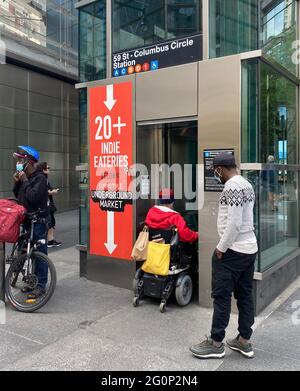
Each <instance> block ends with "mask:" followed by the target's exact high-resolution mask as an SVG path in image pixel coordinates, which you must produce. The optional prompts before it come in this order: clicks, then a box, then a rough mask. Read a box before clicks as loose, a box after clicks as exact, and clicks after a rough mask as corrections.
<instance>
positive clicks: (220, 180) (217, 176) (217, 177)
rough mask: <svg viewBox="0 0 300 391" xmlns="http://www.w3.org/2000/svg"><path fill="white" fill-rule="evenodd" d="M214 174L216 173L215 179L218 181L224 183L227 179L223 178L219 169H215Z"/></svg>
mask: <svg viewBox="0 0 300 391" xmlns="http://www.w3.org/2000/svg"><path fill="white" fill-rule="evenodd" d="M214 174H215V180H216V181H217V182H218V183H221V184H222V185H224V184H225V182H226V181H225V180H224V179H223V177H222V174H221V173H220V172H218V171H217V170H215V172H214Z"/></svg>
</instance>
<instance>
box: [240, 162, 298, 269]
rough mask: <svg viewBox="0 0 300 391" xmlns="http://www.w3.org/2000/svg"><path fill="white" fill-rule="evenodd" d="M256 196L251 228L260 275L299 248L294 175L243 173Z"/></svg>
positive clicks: (266, 171) (270, 169) (268, 169)
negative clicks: (252, 226) (253, 230)
mask: <svg viewBox="0 0 300 391" xmlns="http://www.w3.org/2000/svg"><path fill="white" fill-rule="evenodd" d="M243 175H244V176H245V177H246V179H248V180H249V181H250V182H251V183H252V185H253V187H254V189H255V193H256V204H255V210H254V221H255V223H254V225H255V231H256V236H257V239H258V242H259V254H258V259H257V261H258V263H257V271H259V272H264V271H266V270H267V269H268V268H270V267H271V266H273V265H274V264H275V263H277V262H278V261H280V260H281V259H282V258H284V257H286V256H287V255H289V254H290V253H292V252H293V251H294V250H296V249H297V248H298V246H299V240H298V238H299V232H298V219H297V218H295V216H298V194H297V189H298V172H296V171H286V170H283V171H278V170H276V169H275V168H274V167H272V165H269V166H267V167H266V169H264V170H263V171H261V172H259V171H245V172H244V173H243Z"/></svg>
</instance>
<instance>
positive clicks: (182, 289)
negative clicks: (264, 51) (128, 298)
mask: <svg viewBox="0 0 300 391" xmlns="http://www.w3.org/2000/svg"><path fill="white" fill-rule="evenodd" d="M145 223H146V225H147V226H148V228H149V240H150V241H151V240H160V239H163V240H164V242H165V243H167V244H171V259H170V271H169V275H168V276H159V275H152V274H148V273H143V271H142V269H141V268H140V269H138V270H137V272H136V275H135V278H134V282H133V287H134V293H135V296H134V299H133V305H134V306H135V307H137V306H138V305H139V299H140V298H141V297H143V296H144V295H145V296H149V297H153V298H154V297H155V298H160V299H161V303H160V311H161V312H164V311H165V307H166V303H167V300H168V299H169V297H170V296H171V294H172V292H173V291H175V297H176V301H177V303H178V304H179V305H180V306H185V305H188V304H189V302H190V300H191V297H192V293H193V281H192V269H193V267H191V266H193V265H192V263H194V264H195V265H196V262H193V253H194V254H195V253H196V251H195V249H194V246H191V244H196V243H197V239H198V233H197V232H195V231H192V230H191V229H190V228H188V226H187V224H186V222H185V220H184V218H183V217H182V216H181V215H180V213H178V212H176V211H175V210H174V192H173V190H171V189H163V190H162V191H161V192H160V193H159V205H156V206H154V207H152V208H151V209H150V210H149V212H148V214H147V217H146V221H145ZM188 248H189V250H188Z"/></svg>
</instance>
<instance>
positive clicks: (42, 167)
mask: <svg viewBox="0 0 300 391" xmlns="http://www.w3.org/2000/svg"><path fill="white" fill-rule="evenodd" d="M38 169H39V170H41V171H43V173H44V174H45V176H46V177H47V184H48V210H49V216H50V221H49V229H48V237H47V239H48V247H49V248H51V247H59V246H61V245H62V243H61V242H58V241H56V240H55V239H54V230H55V225H56V221H55V216H54V213H55V212H56V211H57V209H56V206H55V203H54V200H53V196H54V195H55V194H57V193H58V192H59V189H53V188H52V186H51V184H50V182H49V180H48V176H49V174H50V167H49V165H48V164H47V162H41V163H39V164H38Z"/></svg>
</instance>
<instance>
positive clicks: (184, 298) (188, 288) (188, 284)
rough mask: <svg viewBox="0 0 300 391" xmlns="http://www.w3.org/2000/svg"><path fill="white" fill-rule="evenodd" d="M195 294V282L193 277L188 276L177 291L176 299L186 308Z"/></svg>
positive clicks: (185, 276)
mask: <svg viewBox="0 0 300 391" xmlns="http://www.w3.org/2000/svg"><path fill="white" fill-rule="evenodd" d="M192 294H193V282H192V279H191V277H190V276H189V275H188V274H186V275H184V276H183V278H182V279H181V281H180V283H179V285H178V286H177V287H176V289H175V297H176V301H177V303H178V305H180V306H181V307H184V306H186V305H188V304H189V302H190V301H191V298H192Z"/></svg>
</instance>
